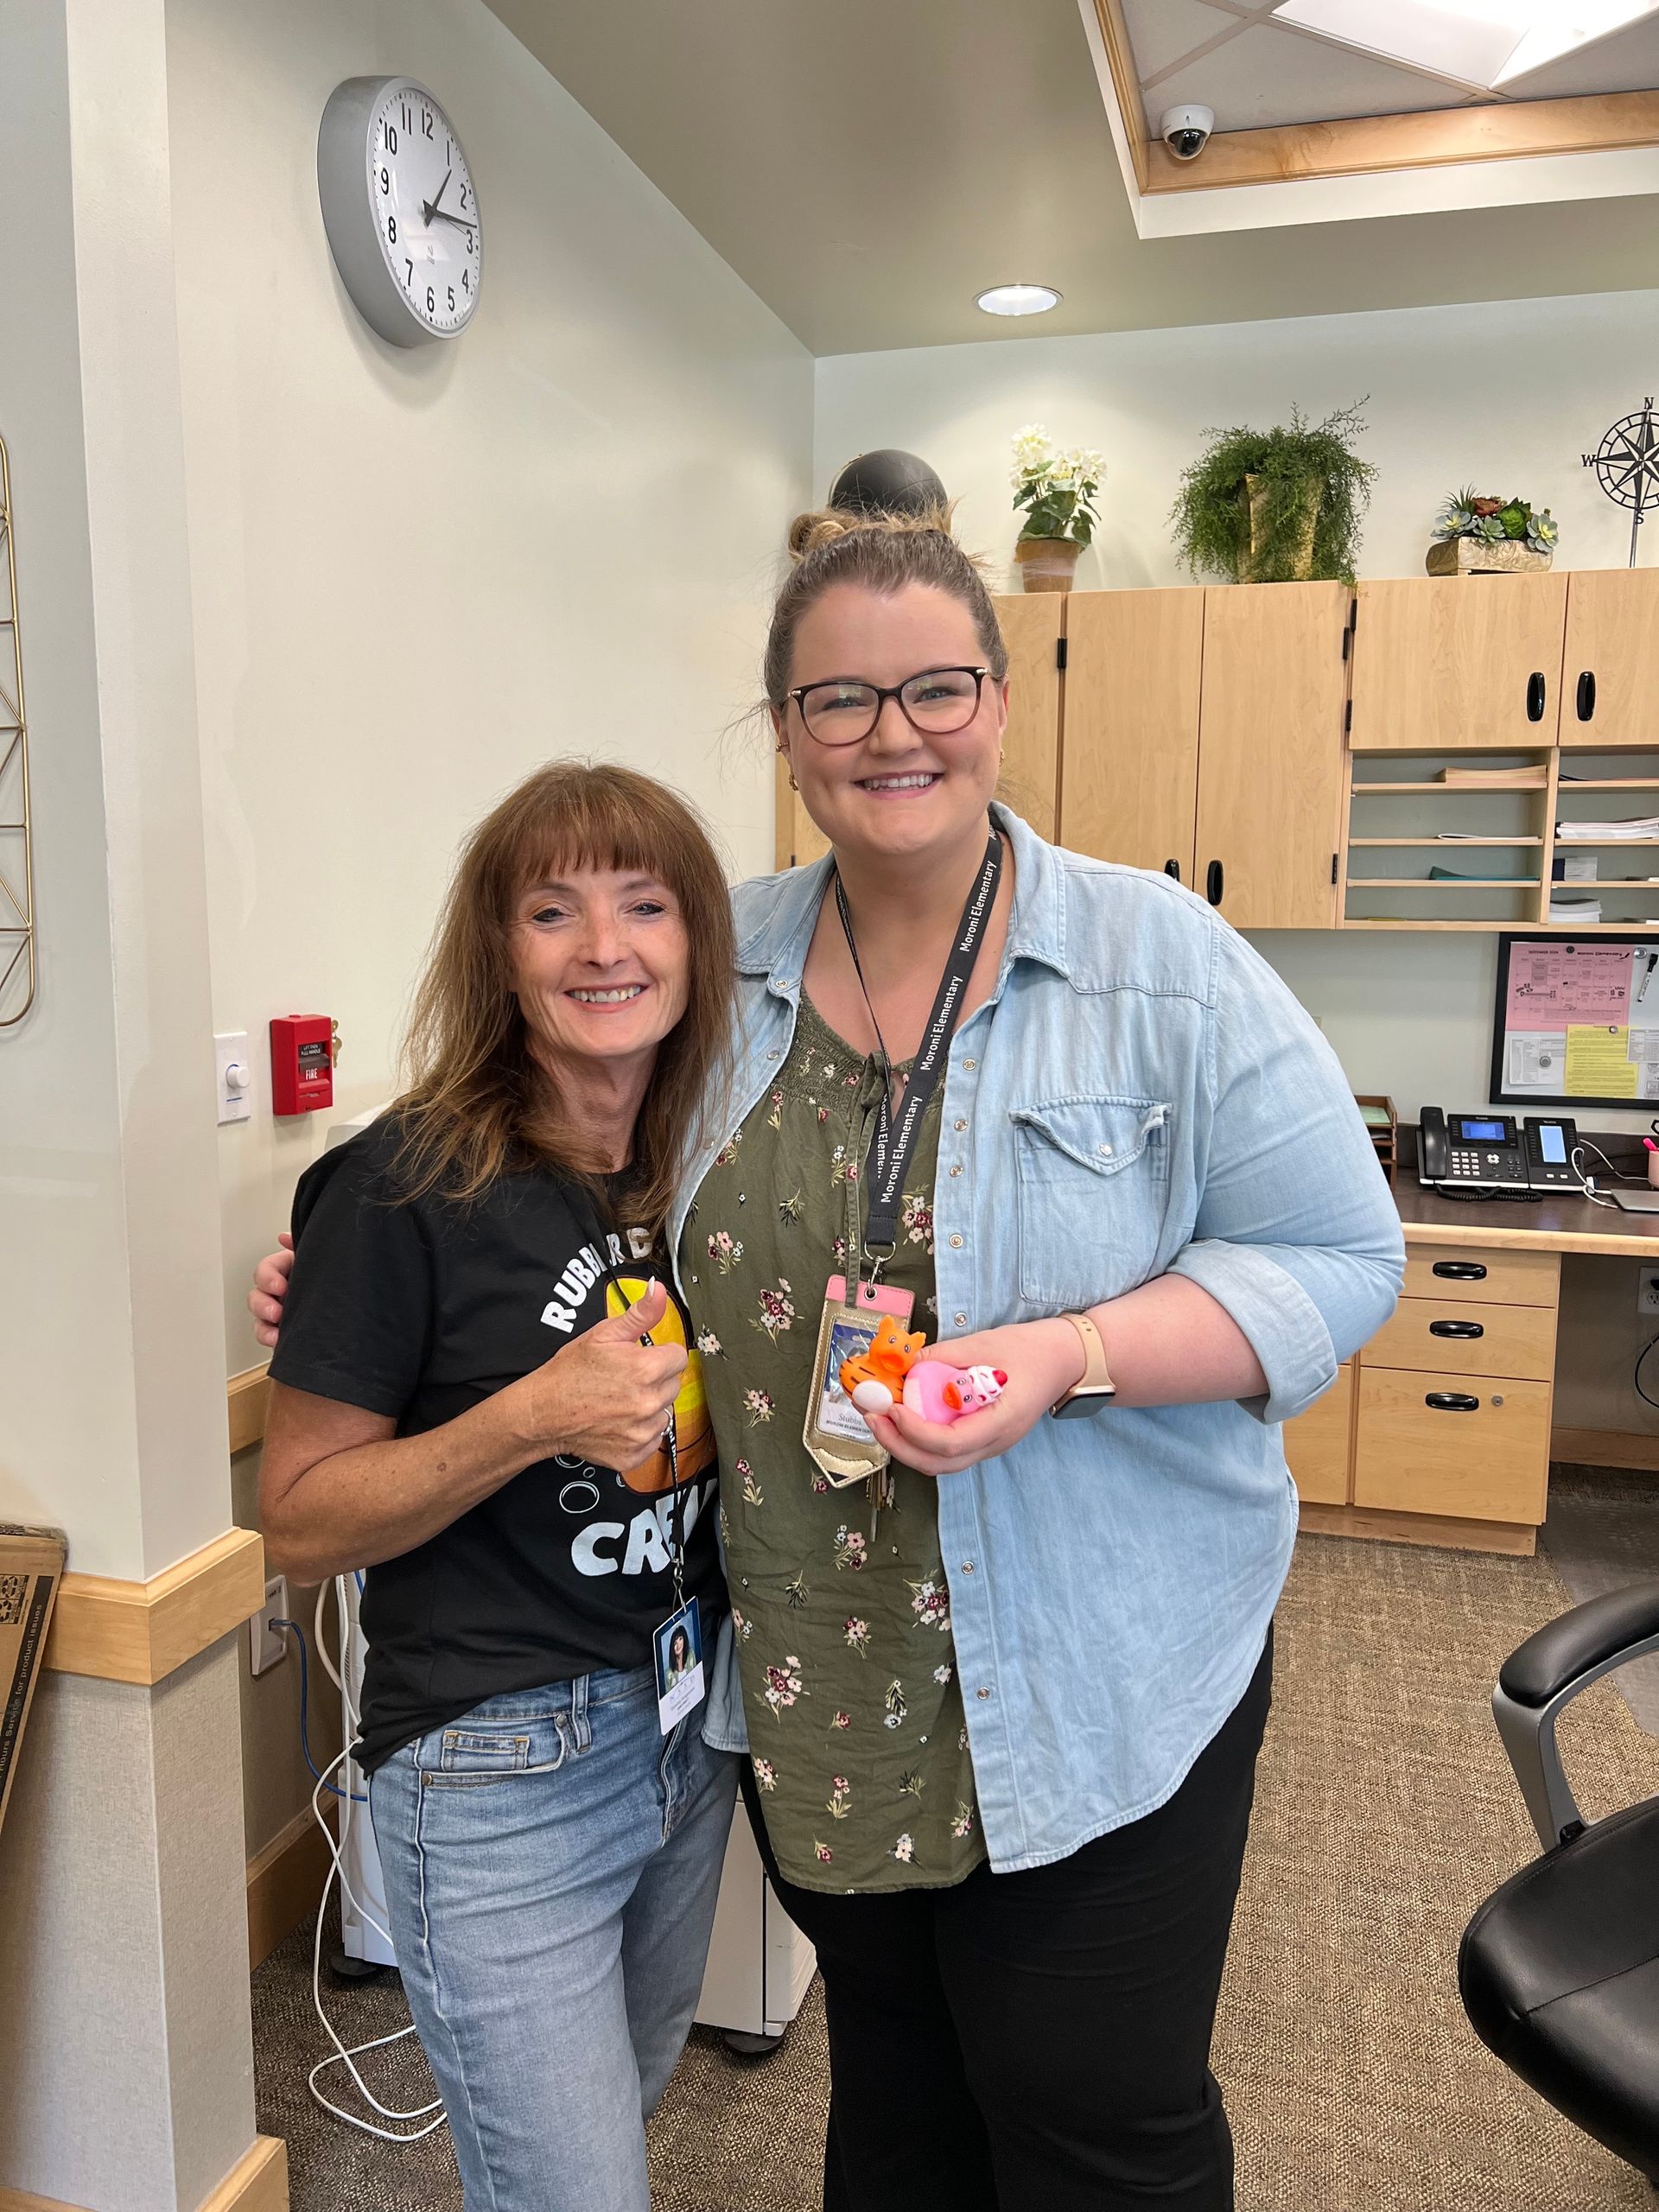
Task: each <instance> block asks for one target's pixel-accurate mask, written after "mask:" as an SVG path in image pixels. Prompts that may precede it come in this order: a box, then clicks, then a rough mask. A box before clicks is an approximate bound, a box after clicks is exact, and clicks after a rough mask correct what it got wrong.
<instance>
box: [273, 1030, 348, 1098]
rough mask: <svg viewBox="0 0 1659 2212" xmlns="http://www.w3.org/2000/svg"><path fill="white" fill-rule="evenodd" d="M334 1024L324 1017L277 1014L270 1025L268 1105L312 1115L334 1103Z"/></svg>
mask: <svg viewBox="0 0 1659 2212" xmlns="http://www.w3.org/2000/svg"><path fill="white" fill-rule="evenodd" d="M333 1035H334V1023H333V1021H332V1020H331V1019H330V1018H329V1016H328V1015H327V1014H277V1016H276V1017H275V1018H274V1019H273V1020H272V1022H271V1025H270V1103H271V1109H272V1110H273V1112H275V1113H277V1114H312V1113H315V1111H316V1109H317V1108H318V1107H319V1106H332V1105H333V1104H334V1051H333V1047H332V1044H331V1041H330V1040H331V1039H332V1037H333Z"/></svg>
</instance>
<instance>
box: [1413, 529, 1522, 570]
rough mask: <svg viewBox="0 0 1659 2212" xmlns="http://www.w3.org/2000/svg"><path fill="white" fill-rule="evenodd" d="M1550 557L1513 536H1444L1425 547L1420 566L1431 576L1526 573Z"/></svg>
mask: <svg viewBox="0 0 1659 2212" xmlns="http://www.w3.org/2000/svg"><path fill="white" fill-rule="evenodd" d="M1554 557H1555V556H1554V554H1553V553H1535V552H1534V551H1533V550H1532V548H1531V546H1529V545H1523V544H1522V543H1521V541H1520V539H1519V538H1517V537H1501V538H1498V539H1497V540H1491V539H1487V538H1484V537H1446V538H1442V539H1440V541H1439V543H1436V544H1433V545H1431V546H1430V547H1429V549H1428V551H1427V555H1426V556H1424V560H1423V566H1424V568H1425V569H1427V571H1428V573H1429V575H1431V576H1530V575H1537V574H1538V573H1539V571H1540V570H1541V569H1548V567H1549V566H1550V564H1551V563H1552V562H1553V561H1554Z"/></svg>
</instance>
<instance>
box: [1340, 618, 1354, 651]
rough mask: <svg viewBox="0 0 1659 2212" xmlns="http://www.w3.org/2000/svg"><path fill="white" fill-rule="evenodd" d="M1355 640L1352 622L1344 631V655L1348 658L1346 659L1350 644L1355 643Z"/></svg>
mask: <svg viewBox="0 0 1659 2212" xmlns="http://www.w3.org/2000/svg"><path fill="white" fill-rule="evenodd" d="M1353 642H1354V626H1353V624H1352V623H1350V624H1349V625H1348V627H1347V628H1346V629H1345V630H1344V632H1343V633H1342V657H1343V658H1344V660H1346V659H1347V658H1348V648H1349V646H1350V645H1352V644H1353Z"/></svg>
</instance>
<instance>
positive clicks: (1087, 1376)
mask: <svg viewBox="0 0 1659 2212" xmlns="http://www.w3.org/2000/svg"><path fill="white" fill-rule="evenodd" d="M1057 1318H1063V1319H1065V1320H1067V1321H1069V1322H1070V1323H1071V1325H1072V1327H1073V1328H1074V1329H1075V1330H1076V1331H1077V1334H1078V1335H1079V1336H1080V1337H1081V1338H1083V1351H1084V1370H1083V1380H1082V1381H1081V1382H1080V1383H1073V1384H1072V1386H1071V1389H1069V1390H1068V1391H1067V1392H1066V1394H1065V1396H1064V1397H1063V1398H1059V1399H1057V1400H1056V1401H1055V1402H1054V1404H1052V1406H1051V1407H1050V1408H1049V1409H1048V1410H1049V1412H1050V1414H1052V1417H1053V1418H1054V1420H1056V1421H1076V1420H1077V1419H1079V1418H1080V1416H1081V1415H1083V1414H1097V1413H1098V1412H1099V1411H1100V1409H1101V1408H1102V1407H1103V1406H1109V1405H1110V1404H1111V1402H1112V1400H1113V1399H1114V1398H1115V1397H1116V1395H1117V1386H1116V1383H1114V1382H1113V1381H1112V1377H1111V1372H1110V1370H1109V1368H1108V1367H1107V1364H1106V1347H1105V1345H1104V1344H1102V1342H1101V1340H1100V1331H1099V1330H1098V1329H1097V1328H1096V1326H1095V1325H1094V1323H1093V1322H1092V1321H1091V1320H1090V1318H1089V1316H1088V1315H1087V1314H1086V1313H1067V1314H1065V1315H1064V1316H1062V1317H1057Z"/></svg>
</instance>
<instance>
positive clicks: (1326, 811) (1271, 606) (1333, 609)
mask: <svg viewBox="0 0 1659 2212" xmlns="http://www.w3.org/2000/svg"><path fill="white" fill-rule="evenodd" d="M1349 604H1350V601H1349V594H1348V592H1347V590H1346V589H1345V588H1344V586H1343V585H1341V584H1234V585H1229V586H1227V587H1226V588H1224V589H1218V590H1215V591H1204V592H1200V591H1196V590H1194V591H1179V590H1177V591H1141V592H1078V593H1074V594H1072V595H1071V600H1070V601H1069V602H1068V612H1067V616H1066V665H1065V702H1064V709H1063V715H1062V726H1063V731H1064V737H1063V742H1062V745H1061V749H1060V835H1061V842H1063V843H1065V844H1067V845H1071V846H1072V847H1074V848H1075V849H1077V851H1079V852H1084V853H1092V854H1094V855H1096V857H1097V858H1099V859H1101V860H1111V861H1125V862H1127V863H1128V865H1129V866H1130V867H1132V868H1164V867H1166V865H1167V864H1168V862H1170V861H1174V862H1175V863H1176V866H1177V868H1179V871H1180V877H1181V880H1182V881H1183V882H1185V883H1190V884H1191V885H1192V887H1193V888H1194V889H1195V890H1197V891H1198V892H1200V893H1203V894H1204V895H1205V896H1206V897H1208V898H1210V899H1211V900H1212V901H1213V903H1214V904H1216V905H1217V906H1219V907H1220V909H1221V911H1222V912H1223V913H1224V914H1225V916H1226V917H1227V918H1228V920H1229V921H1230V922H1231V923H1233V924H1234V925H1235V926H1236V928H1239V929H1324V928H1328V927H1329V926H1330V925H1331V923H1332V920H1333V919H1334V918H1335V899H1336V893H1335V887H1334V882H1333V878H1332V863H1333V862H1334V861H1335V858H1336V855H1337V849H1338V825H1339V821H1340V815H1341V807H1342V800H1343V757H1342V715H1343V703H1344V696H1345V677H1346V671H1345V670H1344V663H1343V650H1342V645H1343V632H1344V628H1345V626H1346V623H1347V619H1348V607H1349Z"/></svg>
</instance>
